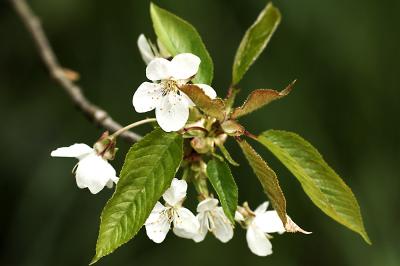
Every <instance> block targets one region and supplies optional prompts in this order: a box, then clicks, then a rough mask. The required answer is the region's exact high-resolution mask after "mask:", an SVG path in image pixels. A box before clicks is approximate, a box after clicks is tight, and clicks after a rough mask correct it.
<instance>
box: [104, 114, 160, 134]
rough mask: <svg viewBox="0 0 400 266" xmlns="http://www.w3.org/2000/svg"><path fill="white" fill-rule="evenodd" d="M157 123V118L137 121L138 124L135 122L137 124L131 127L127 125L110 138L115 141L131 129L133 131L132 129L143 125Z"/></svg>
mask: <svg viewBox="0 0 400 266" xmlns="http://www.w3.org/2000/svg"><path fill="white" fill-rule="evenodd" d="M155 121H157V119H155V118H146V119H143V120H140V121H137V122H135V123H132V124H129V125H127V126H126V127H123V128H121V129H119V130H117V131H115V132H114V133H113V134H112V135H111V136H110V138H111V139H115V138H117V137H118V136H119V135H121V134H122V133H124V132H125V131H127V130H129V129H132V128H134V127H137V126H140V125H143V124H147V123H151V122H155Z"/></svg>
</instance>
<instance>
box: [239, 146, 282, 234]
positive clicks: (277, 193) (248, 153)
mask: <svg viewBox="0 0 400 266" xmlns="http://www.w3.org/2000/svg"><path fill="white" fill-rule="evenodd" d="M238 143H239V146H240V148H241V149H242V151H243V153H244V155H245V157H246V159H247V161H248V162H249V164H250V166H251V168H253V171H254V173H255V174H256V176H257V177H258V180H259V181H260V183H261V185H262V187H263V189H264V192H265V194H267V196H268V198H269V199H270V201H271V204H272V207H274V209H275V210H276V212H277V213H278V215H279V217H280V218H281V220H282V223H283V224H284V225H285V228H286V226H287V214H286V199H285V195H283V192H282V189H281V187H280V186H279V181H278V177H277V176H276V174H275V172H274V170H272V169H271V168H270V167H269V166H268V164H267V163H266V162H265V161H264V160H263V159H262V158H261V156H260V155H259V154H258V153H257V152H256V151H255V150H254V149H253V148H252V147H251V146H250V145H249V144H248V143H247V142H246V141H245V140H238Z"/></svg>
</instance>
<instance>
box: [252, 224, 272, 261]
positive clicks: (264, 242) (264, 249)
mask: <svg viewBox="0 0 400 266" xmlns="http://www.w3.org/2000/svg"><path fill="white" fill-rule="evenodd" d="M246 239H247V245H248V246H249V248H250V250H251V252H253V253H254V254H256V255H257V256H268V255H270V254H272V245H271V242H270V241H269V239H268V238H267V236H266V235H265V234H264V233H263V232H262V231H261V230H260V229H259V228H257V227H255V226H249V228H248V229H247V233H246Z"/></svg>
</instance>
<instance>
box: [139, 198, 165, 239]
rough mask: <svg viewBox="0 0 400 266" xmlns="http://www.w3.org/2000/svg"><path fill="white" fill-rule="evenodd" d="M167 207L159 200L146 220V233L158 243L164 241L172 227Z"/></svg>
mask: <svg viewBox="0 0 400 266" xmlns="http://www.w3.org/2000/svg"><path fill="white" fill-rule="evenodd" d="M165 209H166V208H165V207H164V206H163V205H162V204H161V203H160V202H157V203H156V205H155V206H154V208H153V210H152V212H151V213H150V215H149V217H148V218H147V220H146V223H145V227H146V234H147V236H148V237H149V238H150V239H151V240H153V241H154V242H156V243H161V242H163V241H164V239H165V237H166V236H167V233H168V231H169V229H170V227H171V224H170V221H169V219H168V215H167V212H166V211H165Z"/></svg>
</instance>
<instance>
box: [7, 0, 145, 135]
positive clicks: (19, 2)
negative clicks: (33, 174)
mask: <svg viewBox="0 0 400 266" xmlns="http://www.w3.org/2000/svg"><path fill="white" fill-rule="evenodd" d="M10 1H11V3H12V4H13V6H14V8H15V11H16V12H17V14H18V15H19V16H20V18H21V19H22V21H23V23H24V24H25V26H26V28H27V30H28V31H29V33H30V34H31V35H32V38H33V40H34V42H35V43H36V46H37V49H38V51H39V54H40V56H41V58H42V60H43V62H44V63H45V65H46V66H47V68H48V70H49V72H50V75H51V76H52V77H53V78H54V80H55V81H56V82H57V83H58V84H59V85H60V86H61V87H62V88H63V89H64V91H65V92H66V93H67V94H68V96H69V97H70V99H71V100H72V102H73V103H74V104H75V105H76V106H77V107H78V109H79V110H80V111H82V113H83V114H85V115H86V116H87V117H88V118H89V119H90V120H91V121H93V122H94V123H95V124H97V125H100V126H101V127H103V128H105V129H106V130H109V131H111V132H115V131H117V130H118V129H121V128H122V126H121V125H120V124H119V123H118V122H116V121H114V120H113V119H112V118H111V116H110V115H109V114H107V112H106V111H105V110H103V109H101V108H100V107H98V106H96V105H94V104H93V103H91V102H90V101H89V100H88V99H86V97H85V95H83V93H82V89H81V88H80V87H79V86H77V85H76V84H74V83H73V82H72V81H71V80H70V79H68V77H67V76H66V74H65V69H64V68H63V67H62V66H61V65H60V64H59V63H58V60H57V57H56V55H55V54H54V52H53V50H52V48H51V46H50V43H49V41H48V39H47V37H46V35H45V33H44V30H43V28H42V26H41V23H40V21H39V19H38V17H37V16H36V15H35V14H34V13H33V11H32V10H31V8H30V7H29V5H28V4H27V2H26V1H25V0H10ZM120 136H121V137H122V138H124V139H126V140H127V141H129V142H135V141H138V140H139V139H140V138H141V136H140V135H138V134H136V133H134V132H131V131H126V132H124V133H123V134H121V135H120Z"/></svg>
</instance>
